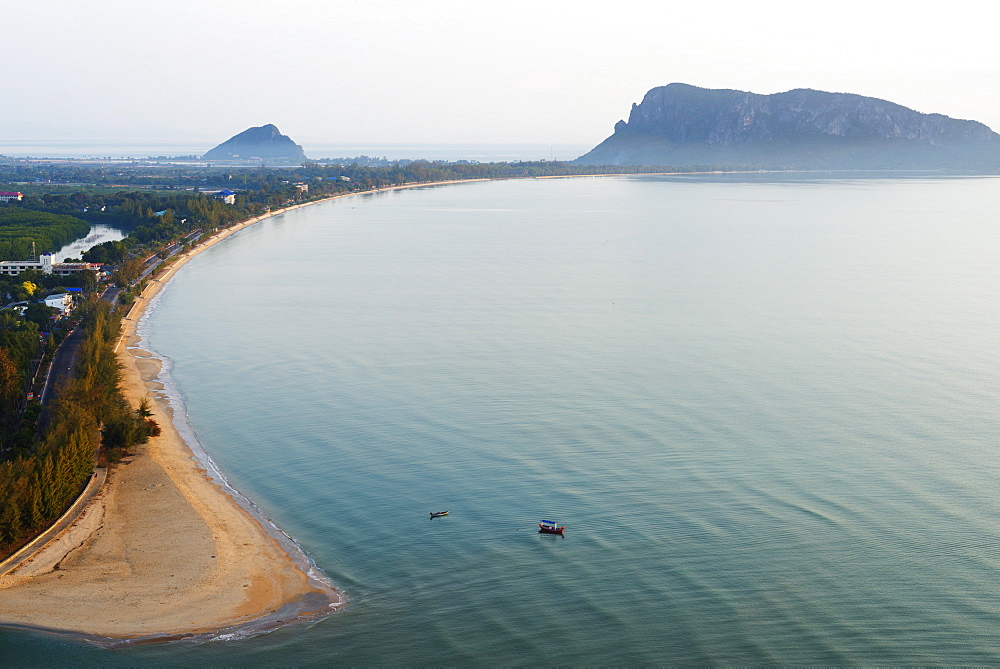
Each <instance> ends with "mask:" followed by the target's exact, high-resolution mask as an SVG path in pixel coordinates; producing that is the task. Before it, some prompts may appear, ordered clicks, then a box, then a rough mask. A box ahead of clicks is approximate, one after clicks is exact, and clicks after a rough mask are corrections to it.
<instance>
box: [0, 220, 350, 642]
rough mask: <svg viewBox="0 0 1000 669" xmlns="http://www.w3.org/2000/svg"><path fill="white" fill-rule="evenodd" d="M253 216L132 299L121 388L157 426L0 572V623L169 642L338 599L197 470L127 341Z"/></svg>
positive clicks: (147, 360)
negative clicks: (194, 261)
mask: <svg viewBox="0 0 1000 669" xmlns="http://www.w3.org/2000/svg"><path fill="white" fill-rule="evenodd" d="M300 206H304V205H300ZM278 213H281V212H274V213H273V214H271V215H275V214H278ZM263 218H265V217H263V216H262V217H256V218H253V219H250V220H248V221H245V222H243V223H241V224H238V225H236V226H233V227H231V228H227V229H226V230H223V231H222V232H220V233H219V234H217V235H216V236H215V237H213V238H212V239H210V240H209V241H207V242H206V243H205V244H203V245H202V246H199V247H198V248H197V249H194V250H192V251H191V252H189V253H187V254H184V255H183V256H181V257H180V258H178V259H177V260H176V262H175V263H174V264H173V266H172V267H171V268H170V269H169V270H168V271H167V272H166V273H164V274H163V275H162V276H159V277H157V278H156V279H155V280H152V281H150V282H149V285H148V286H147V288H146V289H145V290H144V292H143V294H142V296H141V298H140V299H138V300H137V301H136V303H135V305H134V306H133V307H132V309H131V311H130V312H129V314H128V317H127V319H126V320H125V321H124V326H123V331H122V337H121V340H120V342H119V345H118V356H119V360H120V361H121V364H122V368H123V384H122V386H123V389H124V391H125V394H126V395H127V396H128V397H129V399H130V400H131V402H132V403H133V405H135V404H137V403H138V402H139V400H140V399H141V398H142V397H148V398H149V399H150V400H151V408H152V410H153V413H154V416H153V417H154V419H155V420H156V421H157V422H158V423H159V424H160V426H161V428H162V434H161V435H160V436H159V437H156V438H153V439H151V440H150V442H149V443H148V444H146V445H144V446H141V447H140V448H139V449H137V451H136V453H135V454H134V455H133V456H131V457H128V458H126V459H124V460H123V462H122V463H121V464H120V465H119V466H117V467H116V468H115V469H113V470H112V471H111V472H110V473H109V475H108V479H107V482H106V483H105V485H104V486H103V488H102V489H101V491H100V493H99V494H98V495H97V497H96V498H95V499H94V500H93V502H91V504H90V505H89V506H88V507H87V508H86V510H85V511H84V512H83V513H82V514H81V515H80V517H79V518H78V519H77V521H76V522H75V523H74V524H73V525H72V527H70V528H69V529H68V530H66V531H64V532H63V533H62V534H61V535H60V536H58V537H57V538H56V539H54V540H52V541H50V542H49V544H48V545H47V546H45V547H44V548H43V549H42V550H40V551H39V552H38V553H36V554H35V555H34V556H33V557H32V558H31V559H29V560H27V561H25V562H24V563H22V564H21V565H20V566H19V567H17V568H16V569H15V570H14V571H12V572H10V573H8V574H6V575H4V576H2V577H0V624H4V625H12V626H23V627H30V628H33V629H43V630H50V631H55V632H62V633H70V634H78V635H84V637H85V638H88V639H91V640H94V641H98V642H100V641H101V640H106V641H107V642H110V643H113V642H114V641H115V640H118V641H121V640H133V641H134V640H145V641H150V640H157V639H162V640H167V639H174V638H178V637H189V636H195V635H215V634H218V633H220V632H229V631H232V630H234V629H243V630H247V631H253V630H264V629H268V628H273V627H275V626H277V625H281V624H284V623H287V622H290V621H293V620H297V619H302V618H314V617H319V616H323V615H326V614H328V613H330V612H332V611H334V610H335V609H336V608H337V607H338V606H340V605H341V604H342V603H343V601H344V600H343V598H342V597H341V595H340V594H339V593H337V592H336V591H335V590H334V589H333V588H332V587H331V586H330V585H329V584H328V583H326V582H325V581H324V580H319V579H317V578H313V577H311V576H310V575H309V573H308V572H310V571H311V570H310V569H309V565H308V563H307V562H306V561H305V558H304V556H303V555H301V554H296V555H293V554H292V553H297V551H295V550H286V547H287V543H288V542H287V541H285V542H284V544H285V546H284V547H283V544H282V543H279V541H278V540H277V539H276V538H275V537H280V536H281V535H280V531H278V530H276V529H275V528H273V527H270V528H269V529H270V532H269V531H268V527H267V523H265V522H261V521H260V520H259V519H257V518H255V517H254V516H252V515H251V513H249V512H248V511H247V510H246V508H244V507H245V506H246V505H245V504H244V505H242V506H241V504H239V503H237V501H236V500H235V499H234V497H232V496H231V495H230V494H229V493H228V492H227V491H226V490H224V489H223V488H222V487H220V485H218V484H217V483H216V482H215V481H214V480H213V479H212V478H211V477H210V476H208V475H207V473H206V471H205V470H204V469H203V468H202V467H201V465H200V464H199V462H198V461H197V460H196V459H195V458H194V457H193V454H192V451H191V449H190V448H189V447H188V445H187V444H186V443H185V442H184V440H183V439H182V438H181V436H180V435H179V434H178V432H177V430H176V429H175V427H174V425H173V423H172V420H171V409H170V406H169V404H168V402H167V398H166V397H164V395H163V393H162V388H163V385H162V383H160V382H159V381H158V379H157V375H158V374H159V371H160V362H159V361H158V360H156V359H155V358H153V357H152V356H151V355H150V354H149V353H148V352H146V351H143V350H141V349H139V348H135V345H136V344H137V342H138V340H139V338H138V337H137V336H136V333H135V329H136V325H137V322H138V319H139V317H140V316H141V315H142V312H143V310H144V309H145V308H146V306H147V305H148V303H149V301H150V300H151V299H152V298H153V297H154V296H155V295H156V293H157V292H158V291H159V290H160V289H161V288H162V287H163V286H164V285H165V284H166V282H167V281H169V279H170V277H171V276H172V275H173V273H174V272H175V271H176V270H177V269H178V268H179V267H180V266H182V265H183V264H184V263H185V262H187V260H188V259H190V258H191V257H192V256H194V255H195V254H197V253H198V252H200V251H201V250H204V248H207V247H209V246H211V245H213V244H215V243H217V242H218V241H220V240H221V239H223V238H225V237H228V236H229V235H231V234H234V233H235V232H237V231H239V230H240V229H242V228H245V227H246V226H248V225H252V224H253V223H256V222H258V221H260V220H263Z"/></svg>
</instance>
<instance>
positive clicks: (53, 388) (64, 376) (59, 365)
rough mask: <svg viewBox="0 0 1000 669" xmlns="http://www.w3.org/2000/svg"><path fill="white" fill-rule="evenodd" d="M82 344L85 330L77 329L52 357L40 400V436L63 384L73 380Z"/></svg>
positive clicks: (43, 432)
mask: <svg viewBox="0 0 1000 669" xmlns="http://www.w3.org/2000/svg"><path fill="white" fill-rule="evenodd" d="M81 343H83V329H82V328H79V327H77V328H75V329H74V330H73V331H72V332H70V333H69V336H67V337H66V339H64V340H63V342H62V344H60V345H59V348H57V349H56V352H55V355H54V356H53V357H52V365H51V366H50V367H49V374H48V377H47V378H46V379H45V387H44V388H43V389H42V395H41V397H40V398H39V400H40V401H41V403H42V413H41V414H40V415H39V416H38V429H37V431H36V434H37V435H39V436H40V435H42V434H45V428H46V427H48V425H49V420H50V413H51V408H52V402H53V401H54V400H55V399H56V398H57V397H58V396H59V391H60V390H61V389H62V386H63V384H65V383H66V382H67V381H69V379H71V378H73V368H74V367H75V366H76V360H77V356H78V355H79V353H80V344H81Z"/></svg>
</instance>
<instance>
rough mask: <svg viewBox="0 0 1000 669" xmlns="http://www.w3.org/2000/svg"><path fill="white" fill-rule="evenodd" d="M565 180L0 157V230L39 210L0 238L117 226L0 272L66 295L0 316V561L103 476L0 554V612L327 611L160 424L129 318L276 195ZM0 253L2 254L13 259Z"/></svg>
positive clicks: (172, 616) (144, 619) (505, 170)
mask: <svg viewBox="0 0 1000 669" xmlns="http://www.w3.org/2000/svg"><path fill="white" fill-rule="evenodd" d="M637 171H638V170H636V169H634V168H624V169H622V168H619V169H616V170H614V172H616V173H636V172H637ZM649 171H653V170H649ZM584 173H593V170H592V169H591V170H583V169H581V168H579V167H574V166H569V165H565V164H555V163H533V164H485V165H480V164H471V163H469V164H431V163H424V162H411V163H408V164H405V165H404V164H398V165H397V164H394V165H392V166H384V167H364V166H361V165H358V164H356V163H355V164H352V165H346V166H338V167H337V168H331V167H329V166H327V167H319V166H312V165H305V166H302V167H300V168H290V169H283V170H271V169H254V170H248V171H242V172H240V171H235V172H220V173H212V172H206V171H204V170H194V171H183V170H181V172H180V173H178V174H165V173H162V172H157V171H153V172H150V171H148V170H147V168H146V167H137V168H136V169H135V170H134V171H126V172H123V173H122V174H116V175H114V176H115V177H117V180H118V181H135V182H136V183H133V184H120V183H109V182H108V175H107V174H106V171H105V170H102V169H101V168H97V167H83V166H80V165H71V166H67V165H66V164H65V163H55V164H32V165H24V164H17V163H15V164H11V165H6V166H0V176H2V178H3V181H2V182H0V189H2V188H9V189H11V191H9V192H18V193H20V194H21V198H20V199H17V200H12V201H9V202H7V203H6V204H3V205H0V222H2V221H3V220H4V217H5V216H6V217H11V220H18V221H24V220H29V219H30V220H34V221H40V223H39V225H37V226H34V228H32V227H31V226H27V227H28V229H31V230H33V231H34V234H33V236H31V237H30V238H28V237H26V236H22V237H19V238H18V242H19V243H21V244H27V243H31V244H33V252H50V251H51V250H52V248H53V247H55V246H58V245H59V244H61V243H63V242H64V241H65V239H64V237H60V236H58V235H57V234H56V231H58V230H61V229H63V228H65V227H66V226H76V228H72V230H73V233H74V234H76V233H79V231H83V232H85V229H84V228H87V227H89V225H95V224H108V225H113V226H116V227H119V228H120V229H122V230H125V231H127V233H128V234H127V235H126V236H125V238H124V239H122V240H120V241H114V242H107V243H104V244H101V245H98V246H97V247H94V248H92V249H89V250H88V251H86V252H84V253H83V256H82V258H81V260H84V261H87V262H91V263H95V265H100V266H101V268H102V269H101V271H100V272H90V271H88V272H82V273H80V274H78V275H76V276H66V277H56V276H53V275H43V274H41V273H40V272H38V271H37V270H28V271H27V272H26V273H22V274H21V275H18V276H12V277H3V278H2V279H0V290H6V292H7V294H8V296H9V297H10V298H11V299H13V298H14V297H29V298H30V297H32V296H33V295H34V294H40V293H43V292H46V291H48V290H67V289H68V288H67V285H68V284H74V283H75V284H76V285H75V286H74V287H75V288H77V289H78V290H79V297H78V304H77V307H76V309H75V310H74V311H73V312H72V313H71V314H65V315H64V314H59V317H58V318H57V319H55V320H53V319H52V317H53V316H56V314H49V313H48V312H43V313H42V314H41V317H40V318H39V319H38V322H33V321H31V320H28V319H26V318H25V316H24V315H21V314H20V312H19V311H18V310H14V309H8V310H4V311H3V312H0V363H3V364H0V373H2V375H3V379H2V380H3V384H0V390H5V391H6V394H5V395H3V399H5V402H4V403H3V405H2V406H0V418H2V423H0V426H2V428H3V430H2V433H0V444H2V446H0V551H3V553H0V558H2V557H3V555H9V554H11V553H14V552H15V551H17V549H18V548H20V547H21V546H23V545H24V544H26V543H27V542H28V541H29V540H31V539H32V537H34V536H36V535H38V534H39V533H40V532H42V531H43V530H44V529H45V528H46V527H48V526H50V525H51V524H52V522H53V521H54V520H55V519H56V518H57V517H59V516H60V515H62V514H63V512H64V511H65V510H66V509H67V508H68V507H69V506H70V504H71V503H72V502H73V501H74V499H76V498H77V496H78V495H79V494H80V492H81V490H83V489H84V487H85V486H86V485H87V483H88V481H89V480H90V479H91V476H92V475H93V473H94V471H95V468H96V467H102V468H107V469H108V470H109V471H108V474H107V483H106V484H105V485H104V487H103V489H102V490H101V491H100V492H99V493H98V494H97V496H96V498H95V499H94V501H92V502H91V503H90V504H89V505H88V506H87V507H86V509H85V510H84V511H83V513H82V514H81V515H80V516H79V518H78V519H76V520H75V522H74V524H73V525H72V526H71V527H70V528H69V529H68V530H66V531H63V532H61V533H60V534H59V535H58V536H57V537H56V538H55V539H53V540H51V541H48V542H47V543H46V545H45V547H44V548H43V549H42V550H40V551H37V552H34V551H33V550H32V551H29V555H28V556H26V559H25V557H24V556H22V558H21V560H22V561H20V562H18V564H17V566H16V567H10V565H9V564H8V565H7V568H6V569H5V568H4V567H3V566H0V624H8V625H17V626H25V627H32V628H39V629H46V630H55V631H62V632H72V633H76V634H82V635H85V636H87V637H88V638H91V639H92V640H103V641H105V642H111V643H118V642H121V641H122V640H126V641H127V640H133V641H134V640H136V639H142V640H151V639H172V638H177V637H181V636H189V635H198V634H208V635H211V634H218V633H221V632H223V631H226V630H232V629H233V628H234V627H239V628H240V629H243V630H246V629H268V628H269V627H273V626H274V625H278V624H282V623H284V622H289V621H291V620H296V619H301V618H303V617H314V616H317V615H326V614H327V613H329V612H331V611H333V610H336V608H337V607H339V606H340V605H341V604H342V603H343V601H344V600H343V598H342V596H341V595H340V594H339V593H337V592H336V590H334V588H333V587H332V585H331V584H330V583H329V582H328V581H326V579H325V578H324V577H322V576H321V575H318V574H317V573H316V571H315V570H313V569H312V568H311V566H310V564H309V562H308V558H307V557H306V556H305V555H304V554H302V552H301V550H299V549H298V548H297V546H295V544H294V542H290V541H289V540H288V539H287V537H285V536H284V535H283V534H282V533H281V532H280V530H277V529H276V528H274V527H273V525H271V524H270V523H269V521H267V519H266V518H263V517H261V516H259V515H255V513H254V511H253V507H252V505H251V504H249V503H247V502H246V501H245V500H243V499H242V498H241V497H240V496H239V495H238V493H236V492H235V491H232V490H227V489H226V488H225V486H224V485H220V483H221V479H220V478H219V477H213V476H212V475H211V472H210V470H211V463H210V462H205V461H203V460H197V459H195V458H194V457H193V453H192V451H191V449H190V448H189V447H188V445H186V444H185V443H184V441H183V439H182V438H181V437H180V436H179V434H178V432H177V430H176V429H175V427H174V425H173V422H172V408H171V406H170V404H169V402H168V400H167V398H166V397H164V396H163V394H162V384H161V383H160V382H159V381H158V379H157V374H158V373H159V363H158V361H156V360H155V359H153V358H152V357H151V356H150V354H149V353H148V352H146V351H143V350H142V349H141V348H138V346H139V345H140V342H139V339H138V337H137V335H136V333H135V326H136V323H137V320H138V318H139V317H140V316H141V313H142V310H143V309H144V308H145V305H146V304H148V301H149V300H150V299H151V298H152V297H153V296H154V295H155V294H156V292H157V291H158V290H160V288H161V287H162V286H163V285H164V284H165V283H166V281H168V280H169V278H170V277H171V276H172V274H173V272H174V271H176V269H177V268H178V267H179V266H181V265H182V264H183V263H185V262H187V260H188V259H189V258H191V257H192V256H193V255H195V254H196V253H198V252H199V251H201V250H203V249H204V248H207V247H209V246H211V245H212V244H214V243H216V242H217V241H218V240H220V239H222V238H224V237H226V236H228V235H230V234H233V233H234V232H236V231H238V230H240V229H242V228H243V227H246V226H247V225H251V224H253V223H256V222H258V221H260V220H263V219H264V218H266V217H268V216H270V215H274V214H277V213H280V212H282V211H284V210H286V209H287V208H289V207H297V206H303V205H306V204H310V203H315V202H320V201H323V200H325V199H328V198H330V197H339V196H344V195H350V194H352V193H358V192H366V191H372V190H377V189H382V188H400V187H411V186H417V185H423V184H430V183H448V182H454V181H465V180H474V179H484V178H526V177H528V178H530V177H553V176H574V175H580V174H584ZM29 177H30V178H29ZM139 181H142V182H144V183H142V184H140V183H138V182H139ZM191 184H198V185H191ZM217 184H223V185H230V184H232V186H231V187H230V188H223V187H219V186H218V185H217ZM237 184H239V185H237ZM15 188H16V189H17V191H13V189H15ZM76 221H80V222H82V223H83V224H84V225H83V226H82V227H81V226H80V225H79V223H77V222H76ZM50 228H51V229H50ZM19 248H20V250H8V254H15V253H23V248H25V247H23V246H22V247H19ZM12 259H16V256H15V258H10V257H7V258H4V257H3V256H0V260H12ZM59 260H63V259H59ZM26 284H30V285H31V286H34V287H35V288H34V290H33V291H32V294H26V292H27V291H28V288H27V287H26ZM18 291H20V292H18ZM24 313H25V314H27V313H28V312H27V310H26V309H25V311H24ZM43 327H44V328H46V329H45V330H42V328H43ZM43 333H44V334H43ZM74 337H76V338H78V340H79V341H78V342H77V343H75V344H74V343H73V342H72V341H71V340H72V339H73V338H74ZM68 346H77V347H78V352H77V353H76V354H75V355H74V356H73V359H74V360H75V362H74V363H73V367H74V370H75V372H74V373H73V374H72V375H70V378H69V379H68V380H67V381H66V382H64V383H61V384H59V386H58V388H57V390H56V392H55V394H54V398H53V399H51V400H49V401H48V402H47V403H46V404H45V405H43V404H42V403H41V402H40V400H41V399H42V397H43V393H42V392H41V389H42V388H41V387H42V386H43V385H45V384H46V381H47V380H49V379H50V378H51V372H52V370H51V361H52V360H53V359H55V356H56V355H58V354H59V352H60V351H63V352H65V350H66V347H68ZM5 355H6V356H7V357H8V358H9V360H8V361H6V362H5V361H4V360H3V359H2V358H3V357H4V356H5ZM40 418H43V419H44V418H47V420H39V419H40ZM206 469H208V470H209V471H208V473H206Z"/></svg>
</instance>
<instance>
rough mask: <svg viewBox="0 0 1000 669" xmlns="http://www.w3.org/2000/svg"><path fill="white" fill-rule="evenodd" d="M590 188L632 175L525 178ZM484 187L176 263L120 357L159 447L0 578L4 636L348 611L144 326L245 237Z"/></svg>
mask: <svg viewBox="0 0 1000 669" xmlns="http://www.w3.org/2000/svg"><path fill="white" fill-rule="evenodd" d="M664 174H667V173H664ZM584 176H586V177H599V176H633V175H601V174H593V175H559V176H553V177H520V178H564V177H574V178H575V177H584ZM644 176H655V175H644ZM490 180H496V179H464V180H452V181H440V182H422V183H412V184H403V185H398V186H389V187H384V188H376V189H372V190H369V191H361V192H350V193H342V194H338V195H334V196H330V197H325V198H320V199H317V200H313V201H310V202H305V203H300V204H295V205H291V206H289V207H284V208H281V209H278V210H275V211H272V212H268V213H266V214H263V215H259V216H255V217H251V218H249V219H247V220H245V221H241V222H239V223H236V224H234V225H232V226H229V227H227V228H224V229H222V230H220V231H218V232H216V233H215V234H214V235H212V236H211V237H209V238H208V239H206V240H205V241H203V242H201V243H200V244H198V245H197V246H196V247H194V248H192V249H190V250H188V251H186V252H184V253H182V254H178V255H177V256H175V257H174V258H173V261H172V262H171V264H170V265H169V266H168V267H166V268H165V270H163V271H162V273H161V274H159V275H157V276H155V277H152V278H151V279H150V280H149V281H148V283H147V285H146V286H145V288H144V289H143V291H142V293H141V294H140V295H139V297H138V298H137V299H136V300H135V302H134V303H133V304H132V306H131V308H130V309H129V312H128V314H127V315H126V317H125V319H124V320H123V322H122V332H121V335H120V337H119V340H118V342H117V344H116V346H115V349H116V351H117V352H118V356H119V361H120V362H121V364H122V368H123V384H122V385H123V390H124V391H125V393H126V395H127V396H129V399H130V400H131V401H132V402H133V403H137V402H138V401H139V400H140V399H141V398H142V397H150V398H151V399H152V406H151V408H152V410H153V412H154V419H155V420H157V422H158V423H159V424H160V426H161V428H162V430H163V434H162V435H161V436H160V437H157V438H155V439H153V440H151V441H150V443H149V444H147V445H145V446H143V447H140V448H139V449H138V452H137V454H136V455H135V456H134V457H130V458H127V459H126V460H125V461H123V463H122V464H121V465H119V466H118V467H117V468H116V469H115V470H114V471H113V472H111V474H110V475H109V476H108V481H107V484H106V485H105V486H103V488H102V489H101V490H100V491H99V492H98V494H97V495H96V497H95V498H94V500H92V501H91V503H90V504H88V505H87V506H86V509H85V510H84V511H83V512H82V513H81V514H80V516H79V517H78V518H77V519H76V520H75V521H74V522H73V523H72V525H71V526H70V527H69V528H68V529H66V530H63V531H61V532H60V533H59V534H58V536H57V537H55V538H54V539H51V540H49V541H48V542H47V543H46V544H45V546H44V547H43V548H41V549H40V550H38V551H37V552H36V553H34V554H33V555H32V556H31V557H28V558H26V559H25V560H24V561H23V562H22V564H20V565H18V566H17V567H16V568H15V569H13V570H12V571H11V572H10V573H8V574H5V575H2V576H0V626H5V627H11V628H18V629H29V630H36V631H44V632H48V633H54V634H59V635H62V636H65V637H69V638H76V639H84V640H86V641H89V642H92V643H95V644H98V645H101V646H106V647H117V646H123V645H134V644H139V643H156V642H165V641H174V640H179V639H187V640H204V639H212V638H216V639H218V638H240V637H245V636H253V635H256V634H260V633H263V632H266V631H269V630H272V629H274V628H276V627H279V626H282V625H285V624H289V623H292V622H295V621H299V620H303V619H317V618H320V617H324V616H327V615H329V614H330V613H332V612H334V611H336V610H338V609H339V608H340V607H341V606H343V604H344V603H345V602H346V599H345V598H344V597H343V595H342V594H341V593H339V592H338V591H337V590H336V589H335V587H334V586H333V584H332V583H331V582H330V581H329V580H328V579H327V578H326V577H325V575H323V574H322V573H321V572H320V571H319V570H318V568H316V566H315V565H314V564H313V563H312V562H311V561H310V559H309V557H308V555H307V554H306V553H305V552H304V551H303V550H302V549H301V547H299V546H298V544H296V543H295V541H294V540H293V539H292V538H291V537H289V536H288V535H287V534H285V533H284V532H283V531H281V530H280V528H278V527H277V526H276V525H275V524H274V523H273V522H272V521H271V520H270V519H269V518H267V516H266V514H264V513H263V512H262V511H261V510H260V509H259V508H258V507H256V505H254V504H253V502H251V501H250V500H249V499H247V498H246V497H244V496H242V495H241V494H240V493H239V492H238V491H236V490H235V489H233V488H232V486H230V485H229V484H228V482H227V481H226V479H225V477H224V476H223V475H222V474H221V473H220V472H219V471H218V469H217V468H216V467H215V463H214V462H212V460H211V458H210V457H209V456H208V455H207V453H205V452H204V450H203V449H202V448H201V447H200V444H199V443H198V442H197V437H196V435H194V432H193V430H191V429H190V427H189V426H187V425H186V420H184V419H183V417H182V415H180V416H179V415H177V411H176V410H177V409H180V410H181V412H183V407H181V406H180V405H175V404H173V403H172V401H171V399H172V397H171V396H172V395H173V394H172V393H169V392H165V391H166V388H165V383H164V377H161V370H162V366H163V363H164V361H162V360H159V359H158V358H157V357H156V356H155V355H154V354H152V353H150V352H148V351H146V350H143V348H141V346H142V345H143V338H142V335H141V333H140V331H139V328H140V324H141V323H142V322H143V321H144V318H145V316H146V315H148V313H149V312H148V309H149V307H150V306H151V305H154V306H155V303H156V299H157V296H158V295H159V294H160V291H161V290H162V288H163V286H165V285H166V284H167V283H168V282H169V281H170V279H171V278H173V276H174V275H175V273H176V271H177V270H178V269H180V268H181V267H183V266H184V265H185V264H186V263H187V262H188V261H189V260H190V259H191V258H193V257H194V256H196V255H197V254H199V253H201V252H202V251H205V250H207V249H208V248H211V247H212V246H214V245H215V244H217V243H219V242H220V241H222V240H224V239H226V238H228V237H230V236H231V235H233V234H236V233H237V232H239V231H241V230H243V229H244V228H246V227H249V226H251V225H254V224H256V223H259V222H261V221H264V220H267V219H269V218H272V217H274V216H278V215H281V214H284V213H286V212H288V211H291V210H294V209H298V208H301V207H305V206H311V205H314V204H320V203H323V202H328V201H330V200H333V199H338V198H342V197H349V196H353V195H365V194H372V193H379V192H385V191H392V190H399V189H405V188H419V187H430V186H440V185H448V184H456V183H469V182H478V181H490ZM504 180H505V179H504ZM181 430H184V432H186V433H187V434H182V432H181ZM149 493H152V494H149ZM155 496H158V497H169V498H170V499H169V500H167V501H164V500H151V499H150V498H151V497H155ZM137 545H141V547H136V546H137ZM248 547H249V548H248ZM251 554H252V555H251ZM213 561H214V562H213ZM223 563H225V564H223ZM171 572H172V573H171ZM176 577H180V578H177V580H176V581H170V580H168V579H174V578H176ZM175 584H176V585H175ZM244 590H245V592H244ZM154 600H155V601H154Z"/></svg>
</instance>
